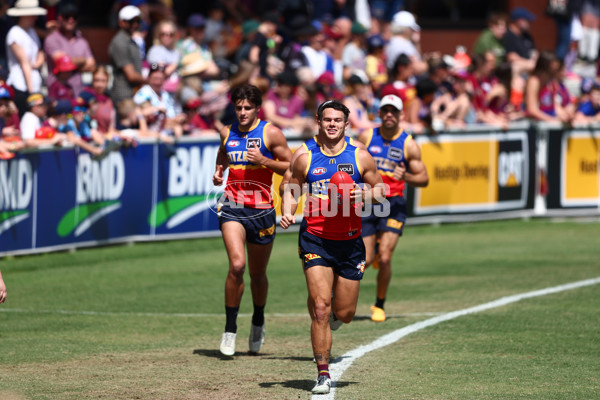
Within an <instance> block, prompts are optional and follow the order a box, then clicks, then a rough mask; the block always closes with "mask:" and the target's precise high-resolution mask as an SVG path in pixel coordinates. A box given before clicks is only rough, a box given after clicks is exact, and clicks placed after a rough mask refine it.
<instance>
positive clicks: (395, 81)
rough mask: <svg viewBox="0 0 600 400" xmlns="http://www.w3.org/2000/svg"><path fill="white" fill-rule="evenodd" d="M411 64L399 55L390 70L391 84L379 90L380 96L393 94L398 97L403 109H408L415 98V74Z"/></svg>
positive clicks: (407, 58)
mask: <svg viewBox="0 0 600 400" xmlns="http://www.w3.org/2000/svg"><path fill="white" fill-rule="evenodd" d="M414 71H415V70H414V68H413V62H412V60H411V58H410V57H409V56H407V55H406V54H400V55H399V56H398V57H397V58H396V61H395V62H394V66H393V67H392V69H391V70H390V75H389V77H390V80H391V82H390V83H388V84H387V85H385V86H384V87H383V88H382V89H381V96H382V97H383V96H385V95H388V94H393V95H395V96H398V97H400V99H401V100H402V103H403V104H404V107H405V108H406V107H408V106H409V104H410V102H411V100H412V99H413V98H414V97H415V94H416V93H415V84H416V79H415V73H414Z"/></svg>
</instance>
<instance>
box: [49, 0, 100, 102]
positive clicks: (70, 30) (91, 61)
mask: <svg viewBox="0 0 600 400" xmlns="http://www.w3.org/2000/svg"><path fill="white" fill-rule="evenodd" d="M78 14H79V9H78V7H77V5H76V4H74V3H64V2H61V3H60V4H59V7H58V15H57V16H56V23H57V25H58V26H57V29H56V30H54V31H53V32H52V33H50V34H49V35H48V36H46V39H44V52H45V54H46V60H47V63H48V77H47V78H46V85H47V86H48V87H50V86H52V84H53V83H54V82H55V81H56V76H55V74H54V72H53V71H54V68H55V65H54V63H55V60H57V59H62V57H63V56H65V55H66V56H69V57H70V59H71V61H72V62H73V64H75V66H76V69H75V71H73V74H72V75H71V77H70V78H69V80H68V84H69V86H70V87H71V88H72V89H73V92H74V93H75V94H77V93H79V92H81V91H82V90H83V87H84V85H83V82H82V81H81V73H82V72H92V71H94V68H96V59H95V58H94V55H93V54H92V50H91V49H90V45H89V43H88V41H87V40H86V39H85V38H84V37H83V35H82V34H81V31H79V30H78V29H77V16H78Z"/></svg>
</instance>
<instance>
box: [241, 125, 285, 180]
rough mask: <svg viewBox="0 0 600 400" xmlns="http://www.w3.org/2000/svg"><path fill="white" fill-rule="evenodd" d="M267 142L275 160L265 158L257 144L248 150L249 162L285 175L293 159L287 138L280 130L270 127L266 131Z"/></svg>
mask: <svg viewBox="0 0 600 400" xmlns="http://www.w3.org/2000/svg"><path fill="white" fill-rule="evenodd" d="M265 142H266V143H265V144H266V145H268V146H270V149H271V153H273V159H270V158H268V157H265V156H264V155H263V154H262V153H261V152H260V150H259V148H258V147H257V146H256V144H255V146H254V148H251V149H249V150H248V154H247V159H248V161H249V162H251V163H252V164H256V165H264V166H265V167H267V168H269V169H270V170H271V171H273V172H275V173H276V174H279V175H283V174H284V172H285V170H286V169H287V168H288V167H289V165H290V160H291V159H292V151H291V150H290V148H289V147H288V144H287V140H285V136H283V133H282V132H281V130H280V129H279V128H277V127H275V126H273V125H269V126H268V128H267V129H266V130H265Z"/></svg>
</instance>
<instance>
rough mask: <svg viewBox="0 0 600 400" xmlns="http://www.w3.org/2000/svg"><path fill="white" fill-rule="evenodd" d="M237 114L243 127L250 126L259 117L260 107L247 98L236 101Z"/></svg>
mask: <svg viewBox="0 0 600 400" xmlns="http://www.w3.org/2000/svg"><path fill="white" fill-rule="evenodd" d="M235 115H236V117H237V119H238V122H239V123H240V127H242V128H250V127H251V126H252V125H253V124H254V122H255V121H256V119H257V118H258V107H256V106H255V105H254V104H252V103H250V102H249V101H248V100H247V99H243V100H238V101H237V103H235Z"/></svg>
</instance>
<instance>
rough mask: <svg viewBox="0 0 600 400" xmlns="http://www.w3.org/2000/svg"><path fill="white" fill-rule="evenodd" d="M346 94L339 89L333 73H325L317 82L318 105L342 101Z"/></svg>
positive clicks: (316, 100) (316, 101)
mask: <svg viewBox="0 0 600 400" xmlns="http://www.w3.org/2000/svg"><path fill="white" fill-rule="evenodd" d="M343 98H344V94H343V93H342V92H340V91H339V90H338V89H337V86H336V84H335V79H334V78H333V72H331V71H327V72H324V73H323V74H322V75H321V76H320V77H319V78H318V79H317V82H316V99H315V103H316V104H321V103H323V102H324V101H327V100H338V101H341V100H342V99H343Z"/></svg>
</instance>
